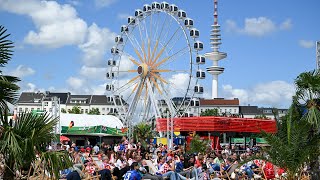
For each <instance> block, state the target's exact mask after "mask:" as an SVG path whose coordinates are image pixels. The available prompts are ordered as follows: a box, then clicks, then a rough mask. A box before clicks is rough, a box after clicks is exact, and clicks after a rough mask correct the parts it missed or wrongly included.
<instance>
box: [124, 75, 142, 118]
mask: <svg viewBox="0 0 320 180" xmlns="http://www.w3.org/2000/svg"><path fill="white" fill-rule="evenodd" d="M144 81H145V80H144V79H143V80H140V83H139V86H138V91H137V92H136V94H135V96H134V98H133V99H132V101H131V103H130V105H129V109H128V113H127V116H126V119H127V120H130V119H131V118H132V116H133V112H135V110H136V107H137V103H138V100H139V97H140V94H141V91H142V89H143V83H144Z"/></svg>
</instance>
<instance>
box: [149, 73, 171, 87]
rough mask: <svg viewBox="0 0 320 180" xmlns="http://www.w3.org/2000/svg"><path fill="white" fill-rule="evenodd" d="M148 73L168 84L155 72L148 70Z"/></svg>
mask: <svg viewBox="0 0 320 180" xmlns="http://www.w3.org/2000/svg"><path fill="white" fill-rule="evenodd" d="M150 74H151V75H152V76H154V77H155V78H156V79H159V80H160V81H161V82H164V83H166V84H168V82H167V81H166V80H164V79H163V78H162V77H161V76H159V75H158V74H157V73H153V72H150Z"/></svg>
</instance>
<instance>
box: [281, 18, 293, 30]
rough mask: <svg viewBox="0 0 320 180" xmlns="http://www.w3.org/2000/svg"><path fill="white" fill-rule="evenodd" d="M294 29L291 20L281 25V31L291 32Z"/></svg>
mask: <svg viewBox="0 0 320 180" xmlns="http://www.w3.org/2000/svg"><path fill="white" fill-rule="evenodd" d="M291 28H292V22H291V19H287V20H285V21H284V22H282V23H281V24H280V29H281V30H289V29H291Z"/></svg>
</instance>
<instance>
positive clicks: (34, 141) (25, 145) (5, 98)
mask: <svg viewBox="0 0 320 180" xmlns="http://www.w3.org/2000/svg"><path fill="white" fill-rule="evenodd" d="M9 35H10V34H6V29H5V28H4V27H3V26H0V67H4V66H5V65H6V64H7V63H8V61H9V60H11V56H12V52H13V50H12V48H13V42H12V41H10V40H8V39H7V38H8V37H9ZM18 81H19V78H17V77H13V76H6V75H3V74H2V70H1V69H0V119H1V124H2V126H0V154H2V155H3V156H4V161H5V171H4V177H3V178H4V179H8V180H11V179H14V177H15V172H16V171H19V170H21V169H29V168H30V165H31V163H32V162H35V161H37V157H36V154H38V155H40V157H42V156H44V155H46V154H50V157H51V158H46V162H47V163H48V164H49V163H50V166H48V165H44V166H43V168H44V169H46V170H47V171H46V172H47V173H49V174H51V175H53V174H55V175H56V176H55V178H56V179H58V177H57V175H58V172H59V170H62V169H64V168H66V167H70V165H71V164H70V160H69V157H68V156H67V154H64V155H61V153H57V152H50V153H46V152H44V151H45V145H46V144H48V143H49V142H51V141H52V140H53V138H54V134H53V133H52V130H53V128H54V127H55V126H56V124H57V119H52V118H51V117H49V116H48V115H46V114H44V115H38V114H33V113H22V114H19V115H18V118H17V119H16V120H15V121H13V120H10V121H9V120H8V106H7V103H12V104H14V103H15V102H16V101H17V98H18V90H19V86H18V85H17V84H16V83H17V82H18ZM54 159H55V160H54ZM58 160H59V161H62V160H63V163H60V164H57V163H55V162H57V161H58ZM48 167H51V168H48ZM43 172H44V171H43ZM51 177H53V176H51Z"/></svg>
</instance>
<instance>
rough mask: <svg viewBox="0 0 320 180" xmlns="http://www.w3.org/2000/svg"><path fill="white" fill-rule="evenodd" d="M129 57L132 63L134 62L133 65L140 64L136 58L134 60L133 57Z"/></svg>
mask: <svg viewBox="0 0 320 180" xmlns="http://www.w3.org/2000/svg"><path fill="white" fill-rule="evenodd" d="M129 59H130V61H131V62H133V64H135V65H137V66H139V65H140V64H139V63H138V62H137V61H136V60H134V59H133V58H131V57H129Z"/></svg>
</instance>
